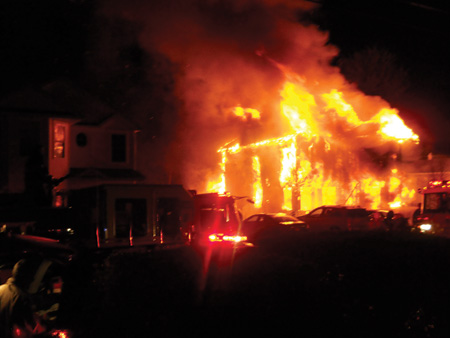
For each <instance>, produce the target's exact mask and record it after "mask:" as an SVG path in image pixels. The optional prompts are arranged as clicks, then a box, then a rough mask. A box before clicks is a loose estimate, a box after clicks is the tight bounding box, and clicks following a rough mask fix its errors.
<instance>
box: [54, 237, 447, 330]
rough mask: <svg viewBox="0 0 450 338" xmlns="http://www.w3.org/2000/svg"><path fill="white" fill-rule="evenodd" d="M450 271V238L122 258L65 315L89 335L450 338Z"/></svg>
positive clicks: (282, 243) (348, 240)
mask: <svg viewBox="0 0 450 338" xmlns="http://www.w3.org/2000/svg"><path fill="white" fill-rule="evenodd" d="M93 262H95V263H96V264H92V263H93ZM449 263H450V242H449V240H447V239H443V238H438V237H429V236H422V235H418V234H411V233H406V234H392V233H342V234H295V235H292V234H291V235H280V236H278V237H274V238H273V240H272V241H270V242H266V243H261V244H260V245H259V246H257V247H254V248H247V249H244V250H238V251H237V252H232V251H218V252H212V253H208V252H206V253H205V252H203V251H201V250H195V249H194V248H191V247H180V248H174V249H169V250H153V251H150V252H146V251H139V250H133V251H121V252H112V253H110V254H108V255H106V256H105V257H102V258H101V259H96V260H93V257H91V256H87V257H86V260H85V261H82V262H80V264H79V268H82V269H83V271H80V272H78V273H77V279H74V280H76V281H77V282H76V283H72V284H70V283H69V285H68V287H67V289H66V291H67V293H66V294H67V295H68V299H67V302H66V305H65V307H64V306H63V307H62V310H64V311H65V317H64V318H65V319H66V323H67V325H72V327H73V328H74V331H75V332H79V333H80V336H82V337H260V336H261V337H262V336H269V335H271V336H274V337H282V336H289V337H296V336H298V337H362V338H364V337H447V336H449V335H450V326H449V322H450V321H449V319H450V310H449V304H450V302H449V300H450V299H449V289H450V269H449ZM63 305H64V304H63Z"/></svg>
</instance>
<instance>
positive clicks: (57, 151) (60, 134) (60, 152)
mask: <svg viewBox="0 0 450 338" xmlns="http://www.w3.org/2000/svg"><path fill="white" fill-rule="evenodd" d="M65 142H66V127H65V126H63V125H61V124H57V125H55V129H54V132H53V157H55V158H64V156H65Z"/></svg>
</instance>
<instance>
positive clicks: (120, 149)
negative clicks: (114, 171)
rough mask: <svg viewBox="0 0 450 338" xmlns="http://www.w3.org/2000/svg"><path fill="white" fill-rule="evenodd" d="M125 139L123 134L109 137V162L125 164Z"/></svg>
mask: <svg viewBox="0 0 450 338" xmlns="http://www.w3.org/2000/svg"><path fill="white" fill-rule="evenodd" d="M126 160H127V137H126V135H124V134H113V135H112V137H111V161H113V162H126Z"/></svg>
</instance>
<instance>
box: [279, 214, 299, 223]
mask: <svg viewBox="0 0 450 338" xmlns="http://www.w3.org/2000/svg"><path fill="white" fill-rule="evenodd" d="M274 219H275V220H276V221H277V222H298V219H296V218H295V217H292V216H288V215H285V216H275V217H274Z"/></svg>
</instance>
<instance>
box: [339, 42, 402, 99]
mask: <svg viewBox="0 0 450 338" xmlns="http://www.w3.org/2000/svg"><path fill="white" fill-rule="evenodd" d="M337 65H338V66H339V68H340V69H341V73H342V74H343V75H344V76H345V77H346V79H347V80H348V81H350V82H354V83H356V84H357V85H358V87H359V88H360V89H361V90H362V91H363V92H364V93H366V94H368V95H378V96H381V97H382V98H384V99H385V100H387V101H389V102H391V103H392V102H396V101H398V100H399V98H401V96H402V95H404V94H405V93H406V91H407V89H408V88H409V75H408V71H407V70H406V69H404V68H403V67H401V66H400V65H399V64H398V63H397V57H396V56H395V55H394V54H393V53H391V52H390V51H388V50H385V49H381V48H378V47H368V48H366V49H363V50H360V51H357V52H355V53H353V54H352V55H350V56H347V57H345V56H344V57H341V58H340V59H339V60H338V61H337Z"/></svg>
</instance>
